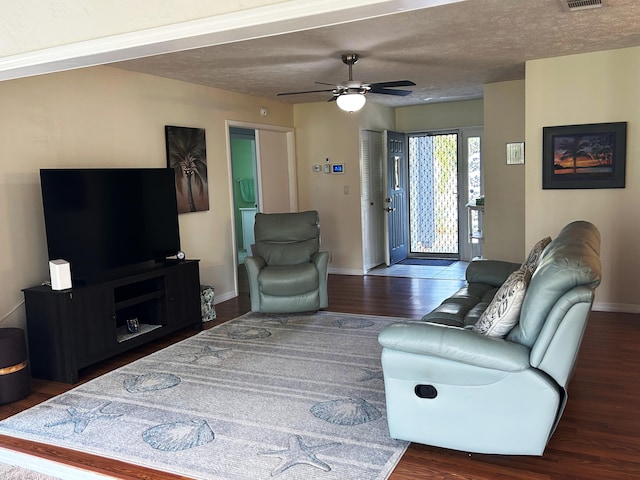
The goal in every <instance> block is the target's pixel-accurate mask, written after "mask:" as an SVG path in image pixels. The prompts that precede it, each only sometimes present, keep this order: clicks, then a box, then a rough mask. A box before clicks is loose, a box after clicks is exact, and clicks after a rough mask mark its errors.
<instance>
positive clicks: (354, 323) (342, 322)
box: [333, 317, 376, 328]
mask: <svg viewBox="0 0 640 480" xmlns="http://www.w3.org/2000/svg"><path fill="white" fill-rule="evenodd" d="M333 324H334V325H335V326H336V327H339V328H368V327H371V326H373V325H375V324H376V322H373V321H371V320H367V319H365V318H350V317H347V318H339V319H338V320H336V321H335V322H333Z"/></svg>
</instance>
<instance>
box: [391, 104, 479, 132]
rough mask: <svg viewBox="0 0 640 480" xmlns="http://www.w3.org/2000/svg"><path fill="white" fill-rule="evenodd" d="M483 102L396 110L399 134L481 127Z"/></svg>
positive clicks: (428, 105)
mask: <svg viewBox="0 0 640 480" xmlns="http://www.w3.org/2000/svg"><path fill="white" fill-rule="evenodd" d="M482 112H483V101H482V100H467V101H465V102H444V103H432V104H427V105H415V106H412V107H401V108H397V109H396V127H395V128H396V129H397V130H398V131H399V132H407V133H408V132H424V131H428V130H442V129H447V128H459V127H479V126H482V122H483V121H484V119H483V113H482Z"/></svg>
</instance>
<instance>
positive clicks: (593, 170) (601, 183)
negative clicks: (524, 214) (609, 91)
mask: <svg viewBox="0 0 640 480" xmlns="http://www.w3.org/2000/svg"><path fill="white" fill-rule="evenodd" d="M542 148H543V151H542V188H543V189H571V188H624V187H625V167H626V149H627V123H626V122H616V123H594V124H587V125H566V126H559V127H544V128H543V129H542Z"/></svg>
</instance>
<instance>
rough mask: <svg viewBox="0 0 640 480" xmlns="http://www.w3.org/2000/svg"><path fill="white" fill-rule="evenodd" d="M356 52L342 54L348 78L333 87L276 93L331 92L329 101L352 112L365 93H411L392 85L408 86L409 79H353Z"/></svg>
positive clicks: (409, 84) (356, 108)
mask: <svg viewBox="0 0 640 480" xmlns="http://www.w3.org/2000/svg"><path fill="white" fill-rule="evenodd" d="M358 58H359V55H358V54H357V53H345V54H344V55H342V62H343V63H345V64H346V65H348V66H349V80H347V81H346V82H343V83H342V84H338V85H335V86H334V87H333V88H329V89H323V90H306V91H303V92H287V93H278V95H279V96H280V95H300V94H303V93H318V92H331V93H332V94H333V96H332V97H331V98H330V99H329V100H328V101H329V102H332V101H334V100H335V101H336V102H337V103H338V107H340V108H341V109H342V110H344V111H346V112H349V113H352V112H355V111H357V110H360V109H361V108H362V107H363V106H364V104H365V102H366V99H365V95H366V94H367V93H378V94H381V95H398V96H401V97H404V96H406V95H409V94H411V90H394V87H410V86H412V85H415V83H413V82H412V81H410V80H395V81H392V82H379V83H362V82H360V81H359V80H354V79H353V65H354V64H355V63H356V62H357V61H358ZM315 83H318V84H320V85H331V84H330V83H324V82H315Z"/></svg>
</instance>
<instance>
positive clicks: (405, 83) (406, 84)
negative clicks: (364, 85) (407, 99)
mask: <svg viewBox="0 0 640 480" xmlns="http://www.w3.org/2000/svg"><path fill="white" fill-rule="evenodd" d="M370 86H371V88H372V89H373V88H388V87H413V86H415V83H413V82H412V81H411V80H396V81H394V82H378V83H372V84H371V85H370Z"/></svg>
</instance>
